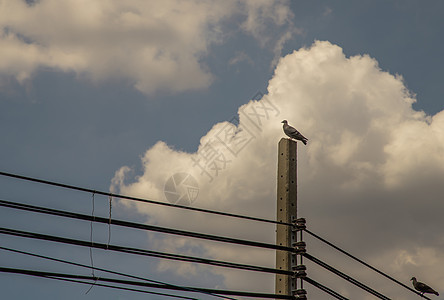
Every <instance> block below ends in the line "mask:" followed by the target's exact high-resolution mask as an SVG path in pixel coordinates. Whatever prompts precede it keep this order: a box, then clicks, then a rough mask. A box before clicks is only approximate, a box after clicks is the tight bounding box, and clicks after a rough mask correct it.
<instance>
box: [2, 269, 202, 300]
mask: <svg viewBox="0 0 444 300" xmlns="http://www.w3.org/2000/svg"><path fill="white" fill-rule="evenodd" d="M0 272H3V273H12V274H20V275H28V276H34V277H43V278H49V279H55V280H61V281H68V282H75V283H81V284H88V285H91V282H87V281H82V280H80V279H86V280H89V279H90V278H96V277H90V278H82V277H87V276H76V275H71V276H69V275H68V276H57V274H58V273H49V272H42V271H32V270H24V269H13V268H4V267H0ZM75 278H77V279H75ZM96 281H98V278H97V279H96V280H95V282H94V283H93V285H94V286H100V287H107V288H113V289H120V290H126V291H133V292H139V293H146V294H153V295H158V296H166V297H173V298H180V299H189V300H199V299H197V298H191V297H186V296H179V295H173V294H166V293H159V292H153V291H147V290H140V289H134V288H127V287H121V286H115V285H108V284H102V283H97V282H96Z"/></svg>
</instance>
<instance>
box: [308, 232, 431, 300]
mask: <svg viewBox="0 0 444 300" xmlns="http://www.w3.org/2000/svg"><path fill="white" fill-rule="evenodd" d="M304 231H305V232H307V233H308V234H310V235H311V236H313V237H315V238H316V239H318V240H320V241H321V242H323V243H325V244H327V245H329V246H330V247H332V248H334V249H336V250H337V251H339V252H341V253H342V254H344V255H346V256H348V257H350V258H352V259H353V260H355V261H357V262H359V263H361V264H362V265H364V266H366V267H367V268H369V269H371V270H373V271H375V272H376V273H378V274H380V275H382V276H384V277H385V278H387V279H389V280H391V281H393V282H395V283H396V284H398V285H400V286H402V287H404V288H406V289H408V290H409V291H411V292H413V293H415V294H417V295H419V296H421V297H423V298H425V299H428V300H431V299H430V298H428V297H427V296H425V295H422V294H421V293H419V292H418V291H415V290H414V289H412V288H410V287H409V286H407V285H405V284H403V283H402V282H400V281H399V280H397V279H395V278H393V277H391V276H390V275H387V274H385V273H384V272H382V271H380V270H378V269H376V268H375V267H373V266H371V265H369V264H368V263H366V262H364V261H363V260H361V259H359V258H357V257H356V256H354V255H352V254H350V253H348V252H347V251H345V250H343V249H341V248H339V247H338V246H336V245H334V244H333V243H331V242H329V241H327V240H326V239H324V238H322V237H320V236H319V235H317V234H315V233H313V232H311V231H310V230H308V229H304Z"/></svg>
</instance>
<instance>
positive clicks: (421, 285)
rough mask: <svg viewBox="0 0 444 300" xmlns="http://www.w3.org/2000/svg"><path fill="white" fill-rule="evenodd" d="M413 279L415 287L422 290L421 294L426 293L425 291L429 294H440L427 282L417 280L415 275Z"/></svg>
mask: <svg viewBox="0 0 444 300" xmlns="http://www.w3.org/2000/svg"><path fill="white" fill-rule="evenodd" d="M410 280H413V287H414V288H415V290H417V291H420V292H421V295H424V293H428V294H435V295H436V296H439V294H438V292H437V291H435V290H434V289H432V288H431V287H429V286H428V285H427V284H425V283H422V282H419V281H416V278H415V277H412V279H410Z"/></svg>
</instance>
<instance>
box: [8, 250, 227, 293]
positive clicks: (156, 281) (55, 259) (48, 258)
mask: <svg viewBox="0 0 444 300" xmlns="http://www.w3.org/2000/svg"><path fill="white" fill-rule="evenodd" d="M0 249H2V250H5V251H9V252H14V253H19V254H24V255H27V256H33V257H38V258H42V259H46V260H51V261H56V262H60V263H64V264H68V265H72V266H77V267H81V268H85V269H94V270H96V271H101V272H105V273H110V274H114V275H119V276H123V277H128V278H132V279H138V280H143V281H146V282H154V283H156V284H163V285H165V286H170V287H176V285H173V284H168V283H165V282H161V281H158V280H152V279H148V278H144V277H140V276H135V275H130V274H125V273H122V272H117V271H112V270H108V269H103V268H98V267H92V266H89V265H85V264H81V263H76V262H72V261H67V260H63V259H58V258H54V257H49V256H45V255H40V254H35V253H31V252H27V251H21V250H17V249H12V248H7V247H2V246H0ZM184 289H185V288H184ZM185 290H186V289H185ZM188 291H190V292H194V291H193V290H188ZM224 298H225V299H228V298H226V297H224ZM193 299H194V298H193ZM230 299H231V298H230Z"/></svg>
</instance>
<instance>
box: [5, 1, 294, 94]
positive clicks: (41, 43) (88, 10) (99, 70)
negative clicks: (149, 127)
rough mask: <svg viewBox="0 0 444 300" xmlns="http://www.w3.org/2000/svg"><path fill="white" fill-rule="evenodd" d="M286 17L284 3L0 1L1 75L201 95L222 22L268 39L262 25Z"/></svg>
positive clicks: (207, 81) (278, 22)
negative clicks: (46, 73)
mask: <svg viewBox="0 0 444 300" xmlns="http://www.w3.org/2000/svg"><path fill="white" fill-rule="evenodd" d="M253 3H254V4H253ZM288 14H289V8H288V3H287V2H283V1H266V2H263V3H259V2H257V3H256V1H253V2H248V3H247V4H246V5H244V4H243V2H242V1H236V0H232V1H198V0H192V1H178V0H165V1H144V0H131V1H119V0H111V1H99V0H88V1H84V0H82V1H79V0H67V1H57V0H40V1H37V2H35V3H34V4H32V5H27V4H26V2H25V1H10V0H2V1H0V30H1V32H0V75H3V76H13V77H15V78H16V79H17V80H18V81H20V82H23V81H25V80H27V79H29V78H30V77H31V76H32V75H33V73H35V72H36V71H38V70H39V69H40V68H49V69H54V70H58V71H63V72H74V73H75V74H77V75H82V76H87V77H89V78H91V79H92V80H94V81H102V80H107V79H110V78H111V79H116V78H117V79H123V80H124V81H126V82H128V83H129V84H131V85H133V86H134V87H135V88H137V89H138V90H140V91H141V92H143V93H154V92H156V91H158V90H166V91H170V92H180V91H185V90H194V89H202V88H205V87H208V86H209V85H210V84H211V82H212V79H213V78H212V74H211V72H210V71H209V70H208V68H207V67H206V66H205V64H204V63H202V59H203V58H204V57H205V55H206V54H207V52H208V50H209V47H210V46H211V45H212V44H215V43H220V42H221V41H223V36H224V35H226V34H227V33H226V32H224V30H225V28H224V26H223V22H225V21H227V20H228V19H233V18H235V17H240V18H241V19H242V20H243V19H244V18H246V19H247V21H245V22H246V23H248V26H244V27H245V32H246V33H248V34H251V35H253V36H254V37H255V38H259V36H258V34H259V33H262V34H261V36H260V38H261V39H269V36H270V33H269V32H262V26H267V25H272V24H275V25H276V26H283V25H288V24H287V23H288ZM258 15H259V16H260V21H261V22H258V21H257V17H258ZM264 22H265V23H264ZM290 27H291V26H290Z"/></svg>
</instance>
